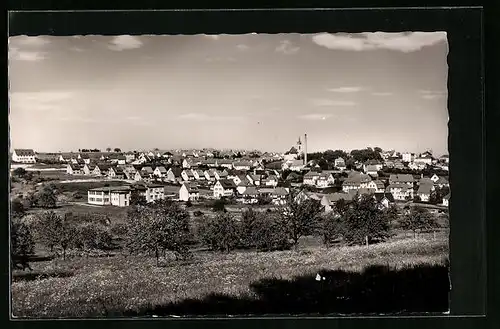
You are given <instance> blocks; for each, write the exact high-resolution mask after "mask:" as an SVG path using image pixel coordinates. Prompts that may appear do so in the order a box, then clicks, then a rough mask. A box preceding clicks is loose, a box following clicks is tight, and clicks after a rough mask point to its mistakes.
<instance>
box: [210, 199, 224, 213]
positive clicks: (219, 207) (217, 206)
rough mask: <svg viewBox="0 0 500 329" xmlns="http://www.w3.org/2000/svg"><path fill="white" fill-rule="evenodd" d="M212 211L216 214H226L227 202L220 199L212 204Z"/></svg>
mask: <svg viewBox="0 0 500 329" xmlns="http://www.w3.org/2000/svg"><path fill="white" fill-rule="evenodd" d="M212 210H213V211H214V212H226V200H224V199H218V200H215V201H214V202H213V204H212Z"/></svg>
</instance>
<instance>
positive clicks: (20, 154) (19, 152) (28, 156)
mask: <svg viewBox="0 0 500 329" xmlns="http://www.w3.org/2000/svg"><path fill="white" fill-rule="evenodd" d="M12 161H14V162H20V163H36V154H35V151H33V150H32V149H15V150H14V152H13V153H12Z"/></svg>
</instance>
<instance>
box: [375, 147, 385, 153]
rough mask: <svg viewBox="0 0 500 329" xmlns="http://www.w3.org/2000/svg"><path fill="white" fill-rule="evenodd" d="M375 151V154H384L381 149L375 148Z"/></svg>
mask: <svg viewBox="0 0 500 329" xmlns="http://www.w3.org/2000/svg"><path fill="white" fill-rule="evenodd" d="M373 151H374V152H377V153H382V152H383V151H382V149H381V148H380V147H375V148H374V149H373Z"/></svg>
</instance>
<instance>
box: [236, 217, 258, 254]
mask: <svg viewBox="0 0 500 329" xmlns="http://www.w3.org/2000/svg"><path fill="white" fill-rule="evenodd" d="M257 215H258V214H257V213H256V212H255V211H254V210H253V209H252V208H248V209H247V210H245V211H243V213H242V216H241V222H240V235H241V240H242V244H243V245H244V246H245V247H247V248H254V247H255V241H254V234H255V231H256V227H257Z"/></svg>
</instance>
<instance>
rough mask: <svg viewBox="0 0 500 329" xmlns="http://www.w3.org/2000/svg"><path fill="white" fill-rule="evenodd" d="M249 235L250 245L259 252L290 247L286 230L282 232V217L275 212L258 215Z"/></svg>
mask: <svg viewBox="0 0 500 329" xmlns="http://www.w3.org/2000/svg"><path fill="white" fill-rule="evenodd" d="M254 224H255V225H254V226H255V230H254V231H253V232H252V234H251V238H252V242H253V243H252V244H253V245H254V246H255V247H256V248H257V249H259V250H263V251H272V250H285V249H289V248H290V246H291V243H290V240H289V237H288V234H287V231H286V230H283V225H282V224H283V223H282V217H281V216H280V215H279V214H277V213H276V212H273V211H271V212H267V213H266V214H263V213H258V214H257V217H256V221H255V223H254Z"/></svg>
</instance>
